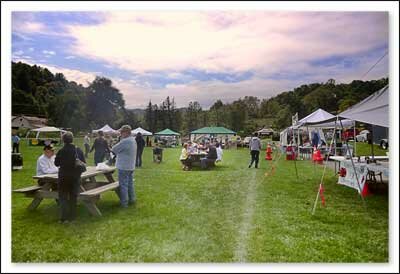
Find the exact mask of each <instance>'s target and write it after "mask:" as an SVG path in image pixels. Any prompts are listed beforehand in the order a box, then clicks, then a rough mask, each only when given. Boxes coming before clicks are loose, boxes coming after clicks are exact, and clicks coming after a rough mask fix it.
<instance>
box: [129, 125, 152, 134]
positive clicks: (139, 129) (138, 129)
mask: <svg viewBox="0 0 400 274" xmlns="http://www.w3.org/2000/svg"><path fill="white" fill-rule="evenodd" d="M139 132H140V133H141V134H142V135H143V136H152V135H153V133H151V132H150V131H147V130H145V129H143V128H141V127H138V128H135V129H134V130H132V135H136V134H138V133H139Z"/></svg>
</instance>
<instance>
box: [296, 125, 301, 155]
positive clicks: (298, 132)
mask: <svg viewBox="0 0 400 274" xmlns="http://www.w3.org/2000/svg"><path fill="white" fill-rule="evenodd" d="M297 143H298V144H297V156H299V155H300V128H298V129H297Z"/></svg>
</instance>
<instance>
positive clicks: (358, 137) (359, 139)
mask: <svg viewBox="0 0 400 274" xmlns="http://www.w3.org/2000/svg"><path fill="white" fill-rule="evenodd" d="M369 134H370V132H369V130H367V129H364V130H362V131H361V132H360V134H358V135H356V141H357V142H366V141H368V137H369V136H368V135H369Z"/></svg>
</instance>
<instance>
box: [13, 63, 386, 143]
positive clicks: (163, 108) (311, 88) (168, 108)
mask: <svg viewBox="0 0 400 274" xmlns="http://www.w3.org/2000/svg"><path fill="white" fill-rule="evenodd" d="M387 83H388V78H382V79H378V80H371V81H360V80H354V81H352V82H351V83H349V84H344V83H341V84H336V83H335V80H333V79H329V80H328V81H327V82H326V83H311V84H307V85H301V86H300V87H297V88H295V89H293V90H290V91H285V92H282V93H280V94H278V95H277V96H274V97H271V98H268V99H262V100H261V99H260V98H257V97H255V96H245V97H243V98H239V99H237V100H235V101H233V102H231V103H225V104H224V103H223V102H222V100H221V99H217V100H216V101H215V102H214V104H213V105H212V106H211V107H210V108H209V109H207V110H206V109H203V108H202V106H201V105H200V103H199V102H197V101H191V102H189V104H188V106H186V107H183V108H177V106H176V103H175V99H174V98H170V97H169V96H168V97H166V99H165V100H164V101H162V102H160V103H158V104H157V102H151V101H150V102H149V103H148V106H147V107H146V110H145V112H144V115H139V114H138V113H136V112H135V111H134V110H130V109H127V108H126V107H125V101H124V98H123V95H122V93H121V92H120V91H119V90H118V89H117V88H116V87H114V86H113V83H112V81H111V80H110V79H107V78H105V77H96V78H95V79H94V80H93V81H92V82H91V83H88V84H89V85H88V87H83V86H82V85H81V84H77V83H76V82H73V81H68V80H67V79H66V78H65V77H64V75H63V74H61V73H56V74H52V73H51V72H50V71H49V70H48V69H47V68H42V67H40V66H36V65H33V66H30V65H28V64H25V63H22V62H18V63H14V62H13V63H12V113H13V115H17V114H25V115H33V116H43V117H46V118H48V119H49V123H50V124H52V125H55V126H58V127H63V128H71V129H72V130H73V131H74V132H79V131H90V130H92V129H95V128H99V127H102V126H104V125H105V124H109V125H110V126H111V127H114V128H119V127H120V126H121V125H123V124H129V125H131V126H132V127H138V126H141V127H143V128H145V129H147V130H150V131H151V132H157V131H160V130H163V129H165V128H170V129H172V130H174V131H178V132H180V133H182V134H183V135H187V134H188V133H189V132H190V131H192V130H195V129H198V128H201V127H205V126H224V127H227V128H229V129H232V130H234V131H236V132H237V133H238V134H239V135H241V136H244V135H248V134H250V133H251V132H253V131H255V130H257V129H259V128H261V127H264V126H269V127H272V128H274V129H275V130H280V129H283V128H286V127H287V126H289V125H290V124H291V117H292V115H294V114H295V113H296V112H297V113H298V115H299V118H300V119H301V118H302V117H304V116H306V115H308V114H309V113H311V112H313V111H315V110H316V109H318V108H322V109H324V110H326V111H328V112H330V113H332V114H337V113H338V112H341V111H343V110H345V109H347V108H348V107H350V106H351V105H353V104H355V103H357V102H359V101H361V100H362V99H364V98H366V97H367V96H369V95H371V94H372V93H373V92H375V91H377V90H379V89H381V88H382V87H384V86H385V85H386V84H387Z"/></svg>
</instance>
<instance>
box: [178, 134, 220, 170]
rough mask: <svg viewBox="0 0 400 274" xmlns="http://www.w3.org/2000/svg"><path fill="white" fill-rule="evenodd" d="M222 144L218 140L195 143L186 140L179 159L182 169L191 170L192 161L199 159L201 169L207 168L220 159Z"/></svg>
mask: <svg viewBox="0 0 400 274" xmlns="http://www.w3.org/2000/svg"><path fill="white" fill-rule="evenodd" d="M222 154H223V151H222V146H221V145H220V143H218V142H211V143H206V144H197V143H192V142H191V141H188V142H187V143H184V144H183V148H182V152H181V156H180V157H179V160H180V161H181V163H182V169H183V170H186V171H188V170H191V169H192V165H193V163H194V162H197V161H199V162H200V166H201V168H202V169H207V168H209V167H210V166H212V165H214V163H215V162H219V161H222Z"/></svg>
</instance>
